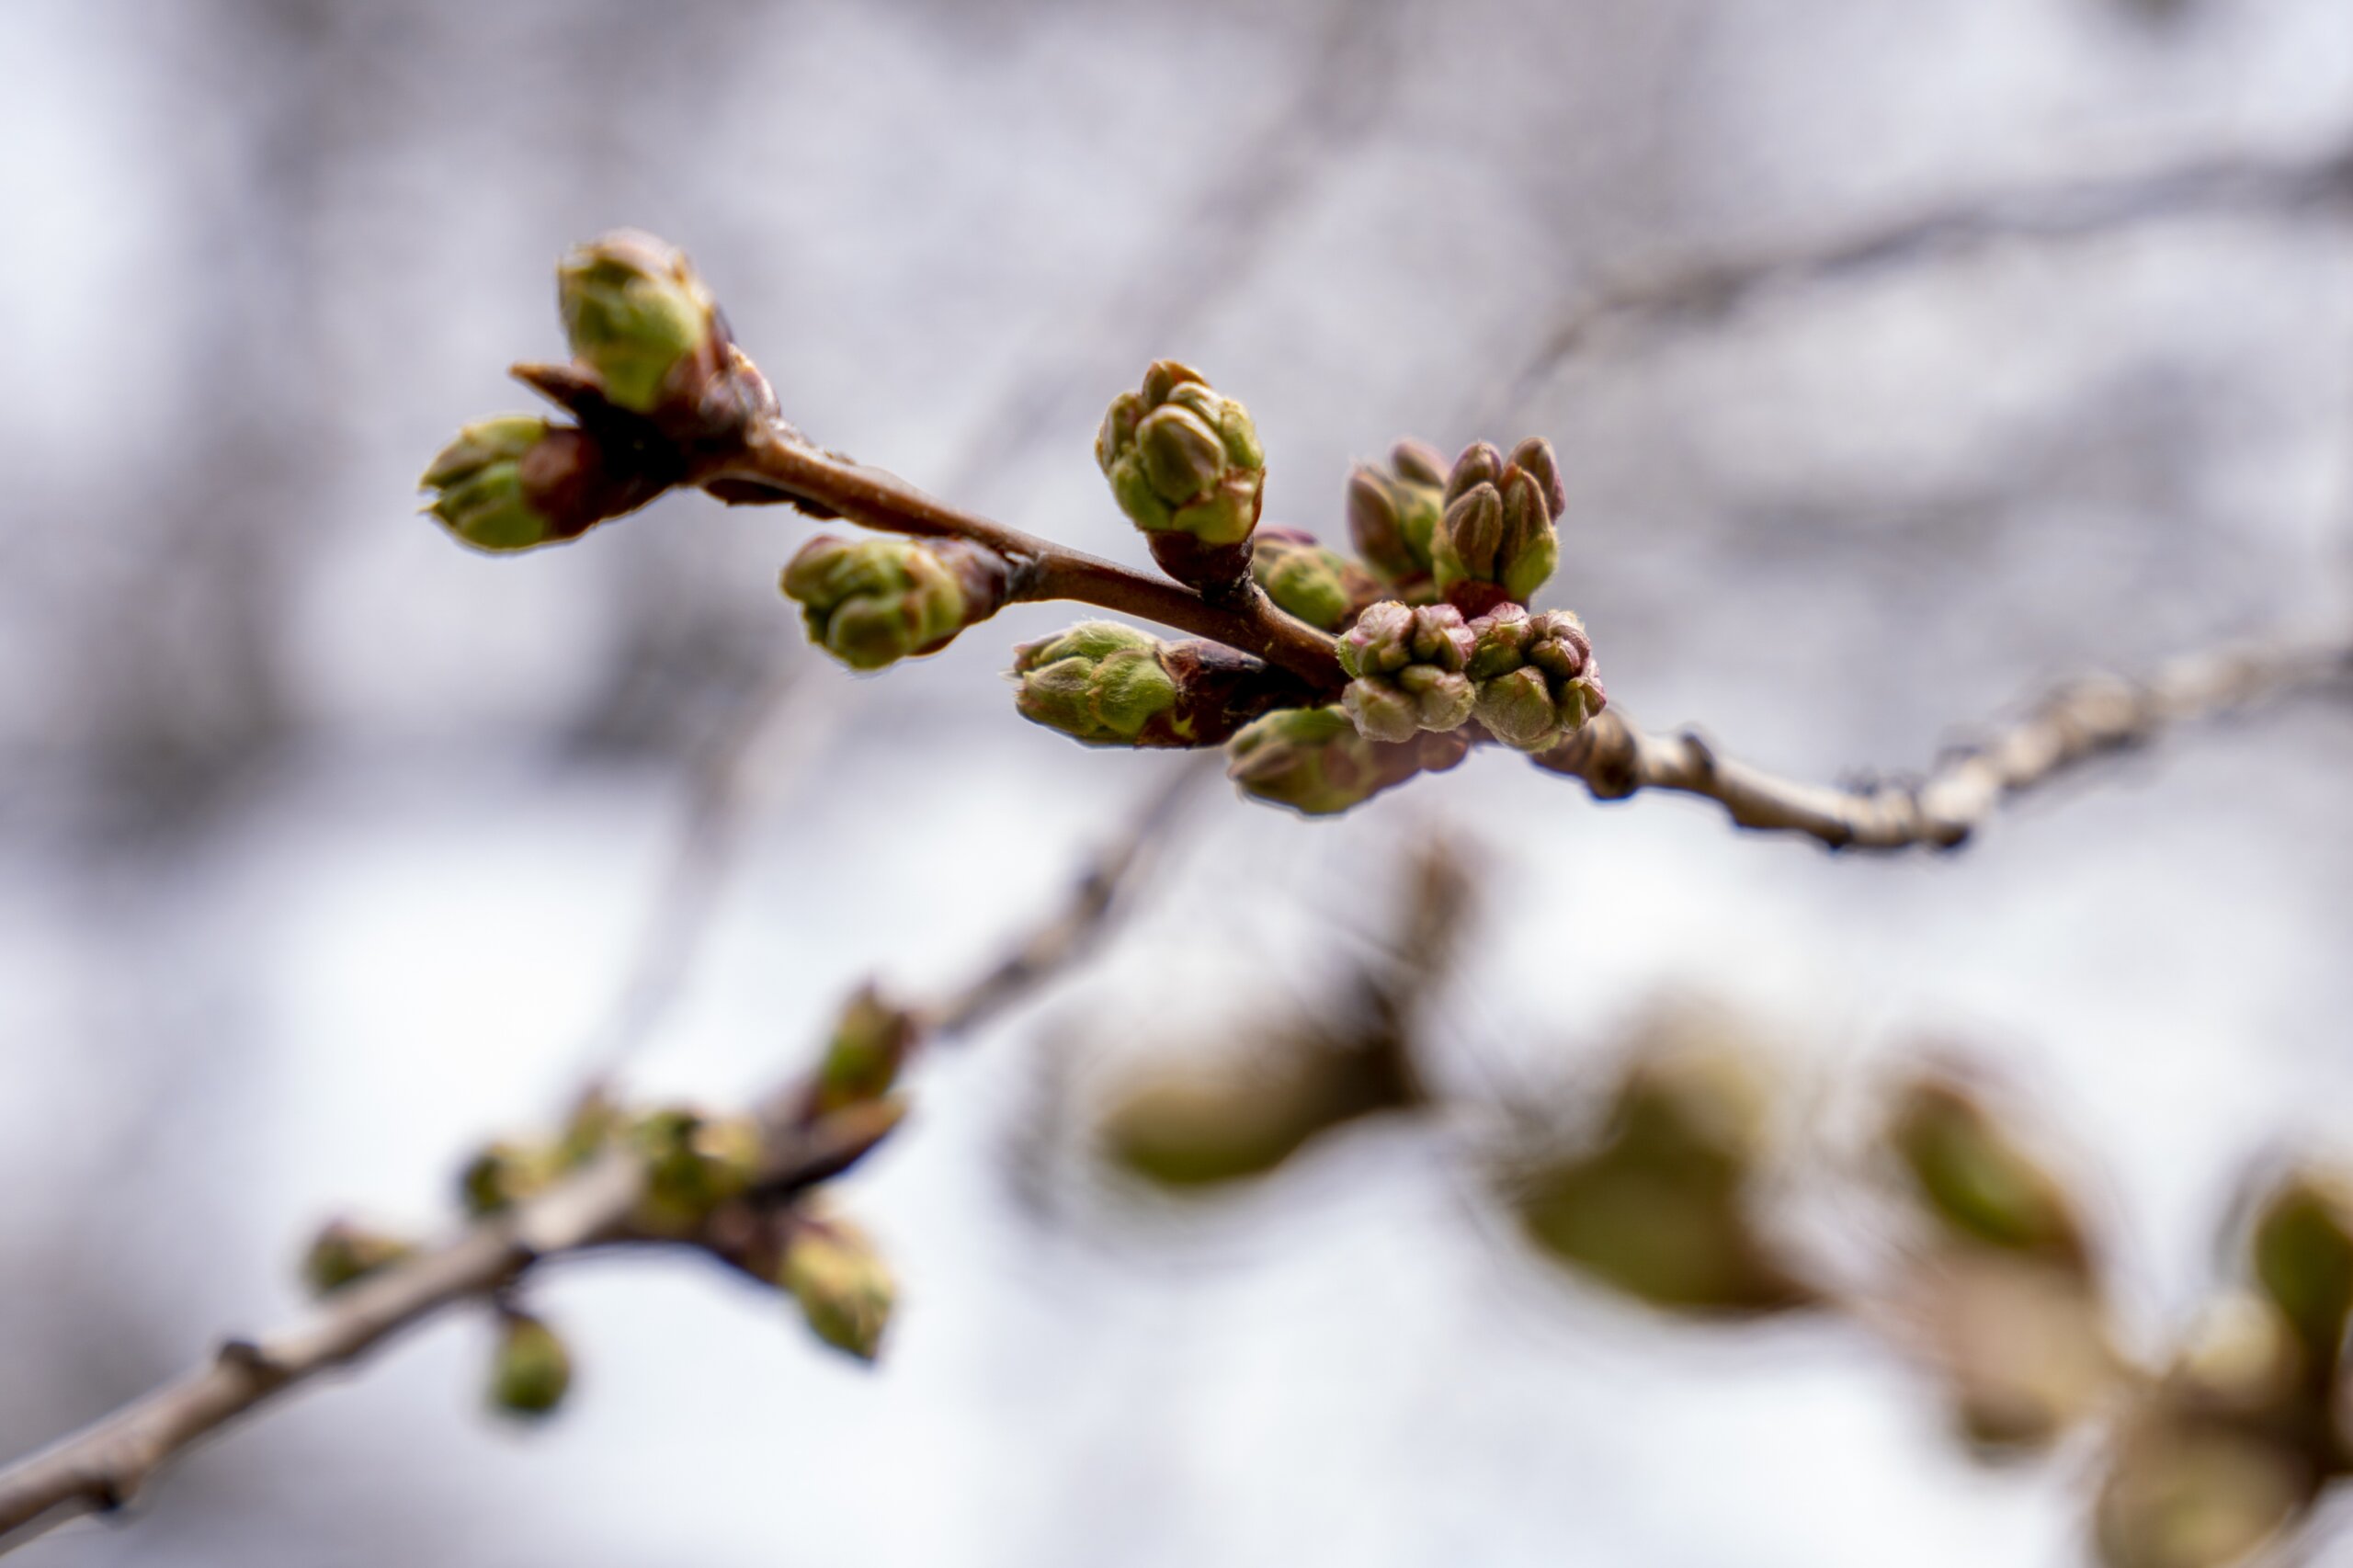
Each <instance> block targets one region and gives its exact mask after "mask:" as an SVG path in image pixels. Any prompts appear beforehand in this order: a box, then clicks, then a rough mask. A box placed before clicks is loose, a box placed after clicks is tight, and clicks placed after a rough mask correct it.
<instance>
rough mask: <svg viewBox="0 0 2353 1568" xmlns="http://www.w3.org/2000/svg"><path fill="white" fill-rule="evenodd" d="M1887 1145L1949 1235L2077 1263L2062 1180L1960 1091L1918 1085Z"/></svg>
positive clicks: (2080, 1248) (2074, 1228) (2079, 1239)
mask: <svg viewBox="0 0 2353 1568" xmlns="http://www.w3.org/2000/svg"><path fill="white" fill-rule="evenodd" d="M1888 1141H1889V1143H1890V1146H1891V1147H1893V1150H1894V1152H1895V1153H1896V1156H1897V1158H1898V1159H1900V1160H1901V1161H1902V1162H1903V1164H1904V1168H1905V1170H1906V1171H1907V1172H1908V1173H1909V1174H1910V1176H1911V1178H1912V1182H1913V1186H1914V1187H1915V1191H1916V1192H1917V1194H1918V1196H1919V1199H1920V1200H1921V1202H1922V1203H1923V1205H1924V1206H1925V1207H1926V1208H1927V1210H1928V1212H1929V1213H1930V1214H1931V1215H1933V1216H1934V1217H1935V1218H1936V1220H1937V1221H1938V1222H1939V1223H1940V1224H1942V1225H1943V1226H1945V1227H1946V1228H1947V1229H1948V1230H1950V1231H1952V1232H1954V1233H1957V1234H1959V1235H1961V1236H1962V1237H1965V1238H1967V1239H1969V1240H1971V1241H1973V1242H1976V1243H1979V1244H1984V1245H1986V1246H1991V1247H1995V1248H1999V1249H2001V1250H2003V1251H2006V1252H2018V1253H2029V1254H2035V1255H2039V1256H2048V1257H2052V1258H2054V1259H2059V1260H2063V1261H2067V1262H2070V1263H2074V1262H2078V1261H2080V1260H2081V1259H2082V1258H2083V1257H2084V1242H2083V1233H2082V1230H2081V1227H2080V1226H2079V1225H2078V1224H2077V1222H2076V1219H2075V1211H2074V1209H2073V1207H2072V1206H2071V1205H2070V1204H2069V1203H2068V1201H2067V1199H2066V1195H2065V1193H2064V1191H2063V1189H2062V1187H2060V1184H2059V1182H2058V1179H2057V1178H2056V1177H2054V1176H2052V1175H2051V1173H2050V1172H2048V1171H2046V1170H2045V1169H2044V1168H2043V1167H2042V1166H2041V1165H2039V1164H2037V1163H2036V1162H2035V1160H2034V1159H2033V1158H2032V1156H2030V1155H2029V1154H2028V1153H2026V1151H2025V1150H2024V1149H2023V1148H2021V1147H2020V1146H2019V1144H2018V1142H2017V1141H2016V1140H2014V1139H2013V1138H2012V1137H2011V1136H2010V1135H2009V1134H2008V1133H2007V1132H2006V1131H2004V1130H2003V1129H2002V1128H2001V1127H2000V1126H1998V1125H1997V1124H1996V1123H1995V1120H1994V1119H1993V1116H1992V1115H1991V1113H1990V1112H1988V1111H1987V1110H1986V1108H1984V1106H1983V1105H1981V1104H1980V1103H1979V1102H1978V1101H1977V1100H1976V1099H1975V1098H1974V1097H1973V1096H1971V1095H1970V1094H1969V1093H1968V1092H1967V1091H1965V1090H1963V1089H1961V1088H1960V1087H1959V1086H1957V1085H1952V1084H1948V1083H1941V1082H1936V1081H1926V1082H1922V1083H1918V1084H1915V1085H1912V1086H1911V1087H1910V1089H1909V1090H1908V1091H1907V1092H1906V1093H1905V1094H1904V1098H1903V1100H1902V1103H1901V1104H1900V1105H1899V1107H1898V1108H1897V1110H1896V1114H1895V1117H1894V1119H1893V1122H1892V1124H1891V1125H1890V1128H1889V1131H1888Z"/></svg>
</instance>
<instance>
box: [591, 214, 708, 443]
mask: <svg viewBox="0 0 2353 1568" xmlns="http://www.w3.org/2000/svg"><path fill="white" fill-rule="evenodd" d="M556 301H557V304H558V307H559V308H560V309H561V311H562V312H563V329H564V333H565V335H567V336H568V337H569V338H570V339H571V342H572V352H573V356H574V358H575V359H576V360H577V361H578V362H579V364H580V365H581V366H582V367H583V368H584V369H586V370H587V371H589V372H590V373H591V374H592V375H594V376H595V377H596V378H597V382H598V383H599V386H600V389H601V390H602V392H604V395H605V397H606V398H607V400H608V401H609V402H610V403H612V404H613V405H614V406H615V407H618V408H624V409H627V410H629V411H630V412H631V413H633V414H651V413H653V412H654V410H655V409H657V408H659V407H661V406H662V405H663V404H664V403H670V402H674V401H675V402H676V403H680V404H682V405H686V406H698V405H699V403H701V401H702V398H703V396H704V394H705V392H707V391H708V389H709V388H710V385H711V384H712V383H713V382H715V381H718V379H719V378H720V377H721V376H722V374H724V373H725V372H726V370H727V369H728V368H729V366H730V363H731V361H732V358H733V356H731V354H730V353H729V345H728V342H727V335H726V331H725V329H724V327H723V326H722V324H721V323H720V320H719V311H718V307H717V305H716V304H715V303H714V302H713V301H712V300H711V297H710V290H709V289H707V288H705V287H704V285H703V281H702V278H700V277H699V275H698V274H697V273H696V271H695V269H694V267H693V264H692V263H690V262H688V260H687V257H686V253H685V252H683V251H681V250H679V249H678V248H677V247H676V246H675V245H673V244H669V243H668V242H667V241H665V240H660V239H656V238H655V237H654V235H652V234H648V233H641V232H639V231H637V230H634V229H622V230H619V231H617V232H615V233H609V234H607V235H605V236H604V237H603V238H601V239H597V240H595V241H592V242H590V243H589V244H584V245H579V246H575V247H574V249H573V251H572V252H571V254H569V255H568V256H565V257H564V258H563V263H562V264H561V265H560V266H559V267H557V268H556Z"/></svg>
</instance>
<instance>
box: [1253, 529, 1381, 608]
mask: <svg viewBox="0 0 2353 1568" xmlns="http://www.w3.org/2000/svg"><path fill="white" fill-rule="evenodd" d="M1250 574H1251V575H1252V576H1253V577H1256V579H1257V580H1258V586H1260V587H1262V588H1264V589H1266V590H1267V597H1268V598H1270V599H1272V600H1274V601H1275V608H1278V609H1279V610H1281V611H1283V613H1285V614H1286V615H1293V616H1297V617H1298V618H1299V619H1302V620H1303V621H1305V622H1307V624H1308V625H1310V626H1313V627H1314V628H1315V629H1316V630H1318V631H1338V630H1339V629H1340V628H1341V627H1343V626H1345V625H1347V622H1348V618H1349V617H1351V616H1353V615H1355V614H1356V613H1357V611H1358V610H1359V609H1362V608H1364V607H1365V606H1366V605H1368V604H1370V603H1371V602H1372V601H1373V599H1375V598H1376V597H1379V596H1380V592H1381V589H1380V585H1379V584H1377V583H1375V582H1374V581H1373V578H1372V574H1370V573H1369V572H1367V571H1366V570H1365V569H1364V568H1363V567H1361V566H1359V565H1358V564H1357V563H1356V562H1353V561H1350V560H1348V559H1347V557H1345V556H1343V555H1341V554H1340V553H1339V552H1338V551H1332V550H1326V549H1325V548H1324V546H1322V545H1320V544H1318V543H1316V542H1315V536H1314V535H1313V534H1310V533H1305V532H1302V530H1300V529H1298V528H1260V529H1259V530H1258V531H1257V533H1256V535H1255V536H1253V540H1252V544H1251V551H1250Z"/></svg>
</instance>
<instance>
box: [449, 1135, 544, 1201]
mask: <svg viewBox="0 0 2353 1568" xmlns="http://www.w3.org/2000/svg"><path fill="white" fill-rule="evenodd" d="M554 1174H555V1172H554V1166H553V1163H552V1161H551V1159H550V1157H549V1151H548V1150H546V1149H542V1148H539V1147H537V1146H534V1145H529V1144H523V1143H515V1142H508V1141H506V1140H505V1139H501V1140H499V1141H498V1142H494V1143H492V1144H491V1145H489V1146H488V1147H487V1148H485V1149H483V1151H482V1153H478V1154H476V1155H475V1156H474V1157H473V1158H472V1159H471V1160H469V1161H467V1162H466V1165H465V1168H464V1169H463V1170H461V1171H460V1172H459V1174H458V1194H459V1199H460V1201H461V1202H462V1203H463V1204H464V1205H465V1210H466V1212H467V1213H469V1214H471V1215H472V1216H473V1217H474V1218H476V1219H483V1218H485V1217H487V1216H489V1215H492V1214H501V1213H504V1212H506V1210H509V1209H512V1208H513V1207H515V1205H517V1203H520V1202H522V1201H523V1200H524V1199H527V1198H529V1197H530V1196H531V1195H532V1194H533V1193H536V1192H538V1191H539V1190H540V1189H541V1188H542V1187H546V1186H547V1184H548V1182H549V1180H550V1178H551V1177H552V1176H553V1175H554Z"/></svg>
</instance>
